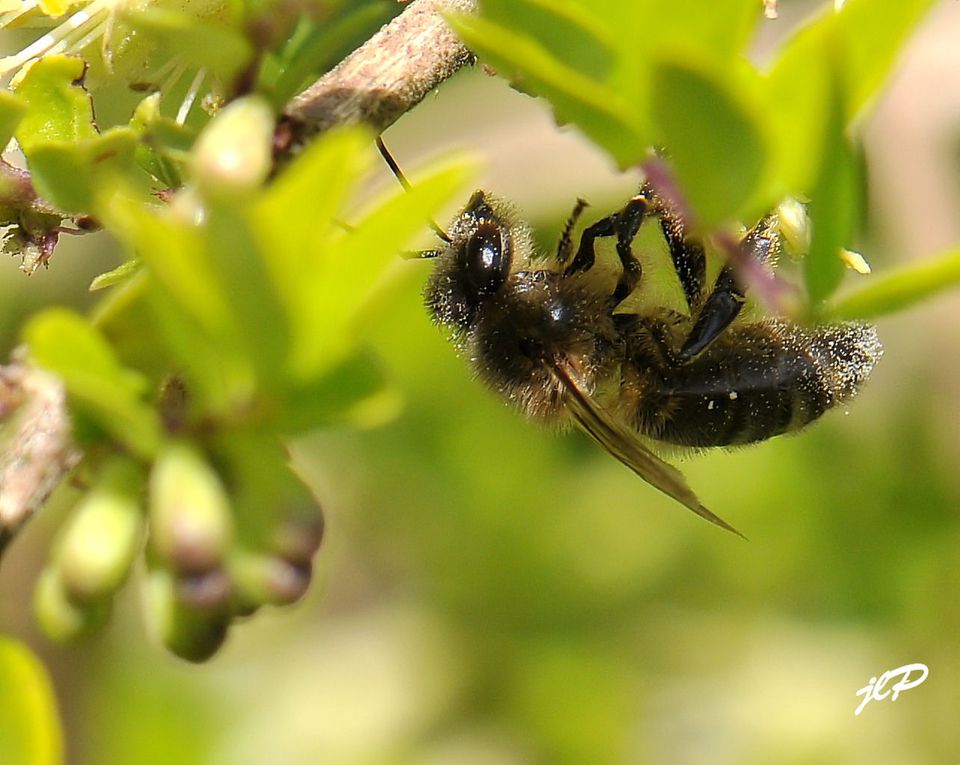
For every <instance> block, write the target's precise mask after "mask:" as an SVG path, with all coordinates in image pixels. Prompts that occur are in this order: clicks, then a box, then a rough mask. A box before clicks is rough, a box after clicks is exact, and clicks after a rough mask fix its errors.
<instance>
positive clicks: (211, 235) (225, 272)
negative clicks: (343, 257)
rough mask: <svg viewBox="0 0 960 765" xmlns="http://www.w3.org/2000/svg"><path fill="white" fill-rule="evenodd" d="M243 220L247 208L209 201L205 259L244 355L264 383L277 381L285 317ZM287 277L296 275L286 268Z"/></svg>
mask: <svg viewBox="0 0 960 765" xmlns="http://www.w3.org/2000/svg"><path fill="white" fill-rule="evenodd" d="M248 220H249V211H248V210H247V209H235V208H232V207H231V206H229V205H225V204H224V205H216V206H214V205H212V204H211V205H210V206H208V209H207V219H206V222H205V225H204V226H203V229H202V230H203V239H204V249H205V255H204V259H205V261H206V262H207V263H208V264H209V266H210V269H211V273H212V276H213V278H214V279H215V280H216V282H215V283H216V284H217V286H218V288H219V291H220V292H221V294H222V295H223V296H224V300H225V302H226V307H227V311H228V312H229V314H230V322H231V324H232V325H233V326H234V327H235V330H234V331H235V332H236V336H237V337H238V339H239V342H240V343H241V345H242V347H243V355H244V356H246V357H247V358H249V359H250V360H251V361H252V362H253V366H254V367H255V368H256V370H257V375H258V378H259V380H260V382H261V384H262V385H263V386H265V387H276V385H277V382H278V380H279V379H280V378H281V377H282V376H283V374H284V373H285V371H286V368H285V367H286V359H287V356H288V353H289V348H290V334H291V332H290V323H289V321H288V319H287V317H286V315H285V311H284V307H283V305H282V304H281V302H280V296H279V295H278V290H277V289H276V287H275V285H274V283H273V282H272V280H271V279H270V273H269V270H268V265H267V263H266V262H265V261H266V258H265V257H264V254H263V253H262V251H261V250H260V249H259V248H258V243H257V240H256V238H255V236H254V232H253V230H252V228H251V225H250V224H249V223H248ZM287 278H288V279H291V280H295V279H296V278H297V275H296V274H295V273H294V272H291V273H289V274H287ZM198 350H199V349H198Z"/></svg>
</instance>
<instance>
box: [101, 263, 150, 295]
mask: <svg viewBox="0 0 960 765" xmlns="http://www.w3.org/2000/svg"><path fill="white" fill-rule="evenodd" d="M139 271H140V261H138V260H128V261H127V262H126V263H121V264H120V265H119V266H117V267H116V268H114V269H113V270H112V271H107V272H106V273H102V274H100V275H99V276H97V277H94V279H93V281H92V282H90V291H91V292H96V291H97V290H102V289H106V288H107V287H113V286H114V285H115V284H122V283H123V282H125V281H127V280H128V279H131V278H132V277H133V276H134V275H135V274H137V273H138V272H139Z"/></svg>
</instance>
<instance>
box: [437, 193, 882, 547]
mask: <svg viewBox="0 0 960 765" xmlns="http://www.w3.org/2000/svg"><path fill="white" fill-rule="evenodd" d="M585 207H586V203H585V202H583V201H582V200H580V201H578V203H577V205H576V207H575V208H574V210H573V213H572V214H571V216H570V219H569V221H568V222H567V225H566V228H565V229H564V231H563V234H562V235H561V237H560V240H559V243H558V245H557V249H556V254H555V256H554V257H551V256H550V255H548V254H545V253H542V252H538V251H537V248H536V246H535V244H534V241H533V236H532V233H531V230H530V229H529V227H527V226H526V225H525V224H523V223H522V222H521V221H520V220H519V218H518V216H517V214H516V213H515V212H514V211H513V209H512V208H511V207H510V206H509V205H508V204H506V203H504V202H503V201H502V200H500V199H498V198H496V197H494V196H492V195H490V194H488V193H486V192H485V191H477V192H475V193H474V194H473V196H472V197H471V198H470V200H469V202H468V203H467V205H466V207H464V208H463V210H462V211H461V212H460V213H459V215H457V217H456V218H455V220H454V221H453V223H452V224H451V226H450V228H449V232H448V234H447V235H446V236H445V240H444V243H443V244H442V246H440V247H439V248H438V249H436V250H431V251H428V252H426V253H422V255H423V256H425V257H433V258H435V260H436V265H435V268H434V270H433V272H432V274H431V275H430V277H429V279H428V282H427V285H426V288H425V291H424V298H425V303H426V306H427V309H428V310H429V312H430V314H431V316H432V317H433V319H434V320H435V321H436V322H437V323H438V324H440V325H442V326H443V327H446V328H448V330H449V331H450V332H451V334H452V337H453V339H454V341H455V343H456V344H457V346H458V347H459V349H460V350H461V352H462V353H463V355H464V356H465V357H466V358H467V359H468V360H469V362H470V364H471V366H472V368H473V371H474V372H475V374H476V376H477V377H478V378H479V379H480V380H482V381H483V382H484V383H485V384H486V385H487V386H488V387H489V388H491V389H492V390H493V391H495V392H496V393H498V394H499V395H500V396H502V397H503V398H504V399H505V400H506V401H508V402H509V403H510V404H512V405H513V406H514V407H516V408H517V409H519V410H520V411H521V412H522V413H524V414H525V415H526V416H528V417H529V418H531V419H534V420H538V421H542V422H549V423H555V424H558V425H560V426H564V425H568V424H576V425H578V426H579V427H580V428H582V429H583V430H584V431H585V432H586V433H587V434H588V435H589V436H590V437H591V438H592V439H593V440H594V441H596V442H597V443H598V444H599V445H600V446H601V447H602V448H603V449H605V450H606V451H608V452H609V453H610V454H612V455H613V456H614V457H616V458H617V459H618V460H620V461H621V462H622V463H623V464H624V465H626V466H627V467H629V468H630V469H631V470H633V471H634V472H635V473H636V474H637V475H639V476H640V477H641V478H643V479H644V480H645V481H647V482H648V483H650V484H651V485H653V486H655V487H656V488H657V489H659V490H660V491H662V492H664V493H665V494H667V495H669V496H670V497H673V498H674V499H675V500H677V501H678V502H680V503H681V504H683V505H684V506H686V507H687V508H689V509H690V510H692V511H693V512H694V513H696V514H697V515H699V516H701V517H703V518H705V519H707V520H708V521H710V522H712V523H714V524H716V525H718V526H721V527H722V528H725V529H727V530H729V531H733V532H734V533H737V534H739V532H738V531H737V530H736V529H735V528H734V527H733V526H731V525H730V524H729V523H727V522H726V521H724V520H723V519H722V518H720V517H719V516H717V515H715V514H714V513H713V512H711V511H710V510H708V509H707V508H706V507H705V506H704V505H703V504H702V503H701V502H700V500H699V499H698V498H697V496H696V494H695V493H694V492H693V491H692V490H691V489H690V487H689V486H688V485H687V483H686V480H685V479H684V477H683V475H682V474H681V473H680V471H679V470H677V469H676V468H675V467H673V466H672V465H670V464H668V463H667V462H665V461H664V460H662V459H661V458H660V457H658V456H657V455H656V454H655V453H654V452H653V451H651V449H650V448H648V446H647V445H646V444H647V443H650V442H660V443H663V444H666V445H673V446H680V447H693V448H696V449H699V448H706V447H716V446H735V445H740V444H748V443H752V442H755V441H762V440H764V439H767V438H771V437H773V436H777V435H780V434H782V433H790V432H794V431H797V430H799V429H801V428H803V427H804V426H806V425H808V424H809V423H811V422H813V421H814V420H816V419H817V418H818V417H820V416H821V415H822V414H823V413H824V412H825V411H827V410H828V409H830V408H831V407H833V406H836V405H837V404H839V403H840V402H843V401H846V400H848V399H849V398H850V397H852V396H853V395H854V394H855V393H856V392H857V390H858V388H859V387H860V386H861V384H862V383H863V382H864V380H865V379H866V378H867V377H868V376H869V374H870V372H871V370H872V369H873V367H874V366H875V364H876V363H877V361H878V360H879V358H880V356H881V354H882V348H881V345H880V341H879V339H878V338H877V333H876V330H875V329H874V327H872V326H870V325H867V324H862V323H854V322H842V323H834V324H825V325H820V326H812V327H808V326H803V325H800V324H796V323H793V322H791V321H788V320H786V319H783V318H772V317H771V318H761V319H758V320H752V321H751V320H744V319H743V318H740V319H739V320H738V316H739V314H740V311H741V308H742V307H743V305H744V301H745V294H744V293H745V290H744V287H743V286H742V284H741V283H740V280H739V279H738V274H737V272H736V271H735V269H734V268H733V266H732V265H730V264H729V263H728V264H726V265H724V266H722V267H721V268H720V271H719V273H718V274H717V276H716V278H715V279H714V281H713V284H712V287H711V288H710V289H709V291H708V290H707V288H706V287H707V261H706V255H705V251H704V247H703V244H702V242H700V241H698V240H697V239H696V238H695V237H692V236H689V235H688V234H687V232H686V230H685V226H684V224H683V221H682V219H681V218H680V216H679V215H677V214H676V213H675V212H674V210H673V209H672V208H671V206H670V205H669V204H668V203H666V202H665V201H664V200H662V199H660V198H659V197H658V196H657V195H656V194H655V193H654V192H653V190H652V188H651V187H650V186H649V185H644V186H643V187H642V188H641V190H640V192H639V193H638V194H637V195H636V196H634V197H633V198H632V199H630V200H629V201H628V202H627V203H626V205H625V206H624V207H623V208H622V209H620V210H618V211H617V212H615V213H613V214H612V215H609V216H607V217H605V218H602V219H601V220H599V221H597V222H596V223H594V224H592V225H590V226H588V227H586V228H585V229H584V230H583V233H582V234H581V236H580V240H579V246H578V247H577V249H576V251H575V252H574V248H573V239H572V231H573V228H574V225H575V222H576V221H577V219H578V217H579V216H580V214H581V213H582V211H583V209H584V208H585ZM647 218H655V219H658V220H659V223H660V228H661V230H662V233H663V237H664V239H665V240H666V244H667V249H668V250H669V253H670V257H671V260H672V263H673V270H674V271H675V272H676V275H677V277H678V279H679V281H680V286H681V287H682V290H683V295H684V298H685V302H686V308H687V311H686V312H685V313H682V312H679V311H676V310H673V309H670V308H667V307H651V308H647V309H643V310H638V309H633V308H630V307H629V306H630V305H631V304H632V302H633V301H628V300H627V299H628V298H630V297H631V296H632V295H634V294H635V293H636V292H638V290H639V288H640V287H641V283H642V281H643V280H642V275H643V267H642V266H641V262H640V260H638V258H637V257H636V256H635V255H634V252H633V247H632V245H633V241H634V238H635V237H636V236H637V233H638V231H639V229H640V226H641V224H642V223H643V222H644V220H645V219H647ZM605 237H609V238H612V239H613V240H614V242H615V249H616V253H617V256H618V260H619V267H617V268H616V269H615V271H613V272H610V271H609V270H607V271H606V275H604V269H602V268H595V264H596V261H597V256H596V251H595V242H596V240H597V239H600V238H605ZM779 241H780V236H779V232H778V226H777V218H776V215H768V216H766V217H765V218H763V219H762V220H761V221H760V222H759V223H758V224H757V225H756V226H754V227H753V228H752V229H750V230H749V231H748V232H747V233H746V234H745V235H744V236H743V238H742V239H741V240H740V242H739V247H740V248H741V253H742V254H743V255H744V256H745V257H750V258H753V259H755V260H757V261H759V262H761V263H764V264H766V265H768V266H772V265H773V264H774V263H775V261H776V258H777V253H778V249H779ZM611 261H612V258H611ZM611 265H613V262H611Z"/></svg>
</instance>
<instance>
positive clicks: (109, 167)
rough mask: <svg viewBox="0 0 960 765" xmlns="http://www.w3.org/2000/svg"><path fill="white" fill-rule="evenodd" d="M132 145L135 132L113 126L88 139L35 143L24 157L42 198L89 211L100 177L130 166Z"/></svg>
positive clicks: (111, 174)
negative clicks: (73, 141) (70, 141)
mask: <svg viewBox="0 0 960 765" xmlns="http://www.w3.org/2000/svg"><path fill="white" fill-rule="evenodd" d="M136 146H137V137H136V134H135V133H134V132H133V131H132V130H131V129H130V128H124V127H117V128H111V129H110V130H108V131H107V132H106V133H104V134H103V135H101V136H97V137H96V138H93V139H90V140H85V141H76V142H75V143H65V142H64V143H61V142H56V143H53V142H51V143H48V144H41V145H37V146H35V147H34V148H33V149H32V150H31V151H30V152H29V153H27V161H28V162H29V165H30V173H31V178H32V179H33V184H34V186H35V187H36V189H37V191H38V192H39V194H40V195H41V196H42V197H43V198H44V199H46V200H48V201H50V202H52V203H53V204H54V205H56V206H57V207H59V208H60V209H61V210H65V211H67V212H90V211H91V210H92V209H93V206H94V204H95V201H94V200H95V199H96V196H97V194H98V193H99V190H100V188H101V185H102V183H104V182H105V181H104V179H105V178H107V177H115V176H116V174H117V171H118V170H123V171H129V170H132V169H133V167H134V152H135V149H136ZM25 153H26V152H25Z"/></svg>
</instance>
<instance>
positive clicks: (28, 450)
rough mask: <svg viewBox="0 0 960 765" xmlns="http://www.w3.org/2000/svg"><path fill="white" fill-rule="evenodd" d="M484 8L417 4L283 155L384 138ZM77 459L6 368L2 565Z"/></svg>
mask: <svg viewBox="0 0 960 765" xmlns="http://www.w3.org/2000/svg"><path fill="white" fill-rule="evenodd" d="M476 7H477V2H476V0H414V1H413V2H411V3H410V5H409V6H408V7H407V8H406V10H404V12H403V13H402V14H400V15H399V16H397V17H396V18H395V19H394V20H393V21H391V22H390V23H389V24H387V25H386V26H385V27H383V28H382V29H381V30H380V31H379V32H377V34H375V35H374V36H373V37H372V38H370V40H368V41H367V42H366V43H364V44H363V45H361V46H360V47H359V48H358V49H357V50H356V51H354V52H353V53H352V54H350V55H349V56H348V57H347V58H346V59H344V60H343V61H342V62H341V63H340V64H339V65H338V66H337V67H336V68H334V69H333V70H331V71H330V72H329V73H328V74H326V75H325V76H323V77H322V78H320V79H319V80H318V81H317V82H316V83H314V84H313V85H311V86H310V87H309V88H307V89H306V90H305V91H304V92H303V93H301V94H300V95H299V96H297V97H296V98H294V99H293V100H292V101H291V103H290V104H289V106H288V107H287V109H286V119H285V120H284V125H285V131H286V135H287V137H288V138H289V143H288V144H287V145H286V146H285V147H284V146H280V147H278V148H279V149H280V150H281V151H283V152H286V151H290V150H292V149H294V148H295V147H296V146H297V145H299V144H301V143H303V142H305V141H308V140H309V139H310V138H311V137H313V136H315V135H317V134H318V133H321V132H323V131H324V130H328V129H330V128H331V127H333V126H335V125H344V124H349V123H356V122H366V123H368V124H370V125H372V126H373V127H374V128H375V129H377V130H378V131H380V130H383V129H384V128H386V127H387V126H388V125H390V124H391V123H393V122H394V121H395V120H396V119H397V118H398V117H400V116H401V115H402V114H404V113H405V112H407V111H409V110H410V109H411V108H413V107H414V106H416V104H418V103H419V102H420V101H421V100H422V99H423V98H424V97H425V96H426V95H427V94H428V93H429V92H430V91H431V90H433V89H434V88H435V87H436V86H437V85H439V84H440V83H441V82H443V80H445V79H446V78H447V77H449V76H450V75H452V74H453V73H454V72H456V71H457V70H458V69H460V67H462V66H463V65H464V64H467V63H469V62H470V61H472V60H473V55H472V54H471V53H470V52H469V51H468V50H467V49H466V48H465V47H464V46H463V43H461V42H460V41H459V40H458V39H457V37H456V36H455V35H454V33H453V31H452V30H451V29H450V28H449V27H448V26H447V24H446V22H445V21H444V19H443V16H442V15H441V13H442V11H456V12H460V13H473V12H475V11H476ZM283 133H284V131H283V130H281V131H278V135H283ZM18 180H21V181H22V180H23V179H18ZM79 458H80V452H79V450H78V449H77V448H76V446H75V445H74V444H73V442H72V440H71V438H70V418H69V414H68V412H67V408H66V403H65V399H64V393H63V388H62V386H61V385H60V384H59V382H58V381H57V380H56V378H54V377H52V376H51V375H48V374H46V373H44V372H41V371H39V370H37V369H34V368H32V367H30V366H29V365H28V364H27V363H26V362H25V361H23V360H22V359H15V360H14V362H13V363H12V364H10V365H9V366H6V367H4V366H0V555H2V553H3V550H4V548H5V547H6V545H7V544H8V543H9V542H10V540H11V539H12V538H13V536H14V535H15V534H16V532H17V531H18V530H19V529H20V528H21V527H22V526H23V524H24V523H26V521H27V520H29V519H30V517H31V516H32V515H33V514H34V513H35V512H36V511H37V510H38V509H39V508H40V506H41V505H42V504H43V503H44V501H46V499H47V497H48V496H49V495H50V493H51V492H52V491H53V490H54V489H55V488H56V486H57V484H58V483H59V482H60V481H61V480H62V479H63V477H64V476H65V475H66V474H67V472H69V471H70V469H71V468H73V466H74V465H76V463H77V461H78V460H79Z"/></svg>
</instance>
